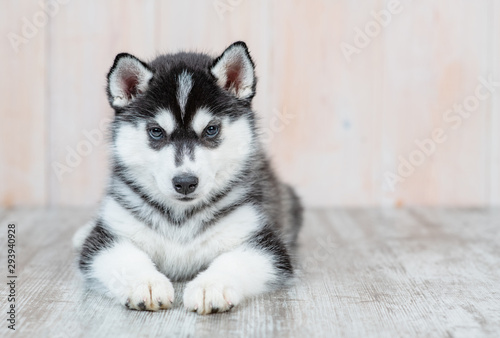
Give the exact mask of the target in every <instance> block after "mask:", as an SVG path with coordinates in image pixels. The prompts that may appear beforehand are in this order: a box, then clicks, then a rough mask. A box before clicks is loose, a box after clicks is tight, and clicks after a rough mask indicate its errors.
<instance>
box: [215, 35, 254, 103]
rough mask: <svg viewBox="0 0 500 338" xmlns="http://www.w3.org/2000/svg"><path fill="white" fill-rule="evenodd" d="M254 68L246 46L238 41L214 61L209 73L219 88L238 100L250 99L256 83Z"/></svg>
mask: <svg viewBox="0 0 500 338" xmlns="http://www.w3.org/2000/svg"><path fill="white" fill-rule="evenodd" d="M254 68H255V66H254V63H253V61H252V58H251V57H250V54H249V53H248V48H247V45H246V44H245V43H244V42H242V41H238V42H235V43H233V44H232V45H231V46H229V47H228V48H227V49H226V50H225V51H224V53H222V55H221V56H219V57H218V58H217V59H215V61H214V63H213V65H212V67H211V68H210V71H211V73H212V75H213V76H215V78H216V80H217V84H218V85H219V86H220V87H221V88H223V89H225V90H227V91H228V92H229V93H231V94H232V95H234V96H236V97H237V98H239V99H251V98H252V97H253V96H254V95H255V85H256V82H257V81H256V78H255V72H254Z"/></svg>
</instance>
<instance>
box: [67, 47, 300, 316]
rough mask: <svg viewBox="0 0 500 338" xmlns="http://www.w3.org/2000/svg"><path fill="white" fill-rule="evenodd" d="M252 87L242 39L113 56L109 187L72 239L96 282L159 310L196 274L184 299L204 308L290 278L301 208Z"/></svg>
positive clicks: (222, 307)
mask: <svg viewBox="0 0 500 338" xmlns="http://www.w3.org/2000/svg"><path fill="white" fill-rule="evenodd" d="M255 87H256V77H255V73H254V63H253V61H252V59H251V57H250V54H249V52H248V49H247V47H246V45H245V43H243V42H236V43H234V44H232V45H231V46H229V47H228V48H227V49H226V50H225V51H224V52H223V53H222V55H220V56H219V57H217V58H215V59H214V58H212V57H210V56H208V55H205V54H197V53H178V54H172V55H162V56H159V57H157V58H156V59H155V60H153V61H152V62H149V63H146V62H143V61H141V60H139V59H138V58H136V57H134V56H132V55H130V54H126V53H122V54H119V55H117V56H116V59H115V61H114V64H113V66H112V67H111V70H110V71H109V74H108V86H107V94H108V99H109V102H110V104H111V107H112V108H113V109H114V110H115V117H114V120H113V122H112V125H111V163H112V164H111V175H110V179H109V186H108V188H107V191H106V194H105V196H104V198H103V200H102V202H101V205H100V209H99V211H98V214H97V216H96V218H95V219H94V220H93V221H92V222H90V223H89V224H88V225H87V226H86V227H84V228H82V229H80V230H79V231H78V232H77V234H76V235H75V237H74V240H73V242H74V245H75V247H76V249H77V250H78V252H79V256H78V257H79V258H78V259H79V267H80V270H81V271H82V272H83V275H84V276H85V278H86V280H87V281H89V282H91V285H97V286H99V287H100V289H102V290H104V291H105V292H106V293H107V294H109V295H111V296H112V297H113V298H115V299H116V300H118V301H119V302H120V303H122V304H123V305H125V306H127V307H128V308H130V309H135V310H152V311H156V310H159V309H168V308H170V307H171V306H172V303H173V301H174V288H173V287H172V281H181V280H189V282H188V283H187V285H186V288H185V290H184V295H183V302H184V306H185V307H186V308H187V309H188V310H190V311H196V312H198V313H199V314H209V313H215V312H222V311H227V310H230V309H231V308H232V307H233V306H235V305H237V304H239V303H240V302H242V301H243V300H244V299H246V298H248V297H251V296H254V295H258V294H261V293H263V292H267V291H270V290H273V289H276V288H281V287H283V286H284V285H286V284H287V282H289V281H290V279H291V278H292V276H293V267H292V261H291V256H292V250H293V247H294V244H295V241H296V238H297V233H298V231H299V228H300V226H301V218H302V208H301V206H300V204H299V200H298V198H297V196H296V195H295V193H294V191H293V190H292V188H291V187H289V186H287V185H285V184H283V183H281V182H280V181H278V179H277V178H276V176H275V174H274V173H273V171H272V169H271V167H270V164H269V161H268V159H267V157H266V155H265V152H264V149H263V146H262V144H261V143H260V142H259V139H258V131H257V127H256V117H255V114H254V112H253V111H252V108H251V104H252V98H253V97H254V95H255Z"/></svg>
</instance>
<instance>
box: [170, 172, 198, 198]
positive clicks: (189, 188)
mask: <svg viewBox="0 0 500 338" xmlns="http://www.w3.org/2000/svg"><path fill="white" fill-rule="evenodd" d="M172 183H173V184H174V188H175V191H177V192H178V193H180V194H183V195H189V194H190V193H192V192H193V191H195V190H196V187H197V186H198V177H196V176H191V175H182V176H175V177H174V178H173V179H172Z"/></svg>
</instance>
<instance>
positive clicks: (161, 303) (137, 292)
mask: <svg viewBox="0 0 500 338" xmlns="http://www.w3.org/2000/svg"><path fill="white" fill-rule="evenodd" d="M173 302H174V287H173V286H172V283H171V282H170V281H169V280H168V278H167V277H165V276H163V275H159V276H154V277H149V278H144V279H143V280H142V281H140V282H139V281H138V282H137V283H134V286H133V287H132V288H130V291H129V294H128V297H127V299H126V301H125V306H126V307H128V308H129V309H134V310H149V311H158V310H160V309H170V308H171V307H172V303H173Z"/></svg>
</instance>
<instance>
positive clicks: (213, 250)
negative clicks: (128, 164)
mask: <svg viewBox="0 0 500 338" xmlns="http://www.w3.org/2000/svg"><path fill="white" fill-rule="evenodd" d="M101 216H102V217H103V220H104V221H105V223H106V224H107V225H108V226H109V227H110V228H111V229H112V231H113V232H114V233H115V234H117V235H118V237H120V238H122V239H121V240H129V241H131V242H132V243H133V244H135V245H136V246H137V247H138V248H140V249H141V250H142V251H144V252H145V253H147V254H148V256H149V257H151V260H152V261H153V262H154V263H155V265H156V266H157V268H158V270H160V271H161V272H163V273H164V274H165V275H167V277H169V278H170V279H172V280H178V279H185V278H190V277H193V276H194V275H195V274H196V273H197V272H199V271H200V270H202V269H203V268H205V267H206V266H207V265H208V264H209V263H210V262H212V261H213V260H214V259H215V258H216V257H217V256H219V255H220V254H221V253H224V252H228V251H231V250H233V249H235V248H237V247H238V246H240V245H241V244H242V243H243V242H244V241H245V240H246V239H247V238H248V237H249V236H250V235H251V234H252V233H253V232H255V231H256V230H257V229H258V227H259V216H258V212H257V210H256V209H255V208H254V207H252V206H250V205H244V206H241V207H239V208H238V209H236V210H234V211H233V212H232V213H230V214H229V215H227V216H226V217H224V218H222V219H221V220H220V221H219V222H218V223H216V224H212V225H210V227H209V228H208V229H206V230H204V231H202V232H201V233H198V231H199V230H200V228H201V222H200V219H199V218H193V219H192V220H191V222H187V223H185V224H183V225H182V226H176V225H170V224H168V223H165V224H164V227H163V228H162V229H161V231H157V230H153V229H151V228H149V227H148V226H147V225H145V224H143V223H142V222H140V221H138V220H137V219H136V218H135V217H134V216H132V215H131V214H130V213H129V212H128V211H127V210H125V209H124V208H123V207H122V206H120V205H119V204H118V203H117V202H116V201H114V200H113V199H107V200H106V201H105V203H104V205H103V209H102V214H101ZM197 233H198V234H197ZM195 234H197V235H195Z"/></svg>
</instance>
